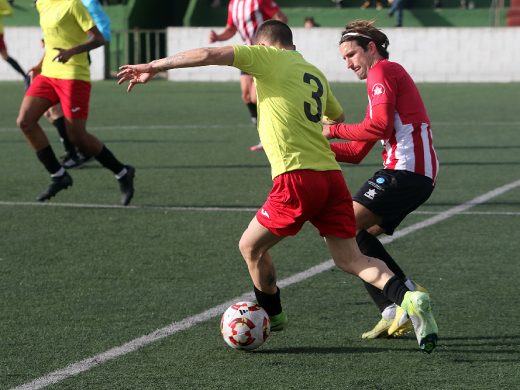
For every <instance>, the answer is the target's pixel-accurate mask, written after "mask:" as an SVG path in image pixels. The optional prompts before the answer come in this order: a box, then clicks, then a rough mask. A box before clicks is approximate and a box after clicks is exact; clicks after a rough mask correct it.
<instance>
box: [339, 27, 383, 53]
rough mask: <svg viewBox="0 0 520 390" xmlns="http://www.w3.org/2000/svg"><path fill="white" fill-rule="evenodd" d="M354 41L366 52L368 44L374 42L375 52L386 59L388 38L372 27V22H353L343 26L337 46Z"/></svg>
mask: <svg viewBox="0 0 520 390" xmlns="http://www.w3.org/2000/svg"><path fill="white" fill-rule="evenodd" d="M349 41H356V43H357V44H358V45H359V46H361V47H362V48H363V50H365V51H366V50H367V48H368V44H369V43H370V42H374V43H375V45H376V48H377V52H378V53H379V54H380V55H381V57H383V58H386V59H388V57H389V56H390V54H389V53H388V50H387V48H388V46H389V45H390V42H389V41H388V37H387V36H386V35H385V34H384V33H383V32H382V31H381V30H379V29H378V28H376V27H374V21H373V20H354V21H353V22H350V23H349V24H347V25H346V26H345V31H343V32H342V33H341V39H340V40H339V44H340V45H341V44H342V43H343V42H349Z"/></svg>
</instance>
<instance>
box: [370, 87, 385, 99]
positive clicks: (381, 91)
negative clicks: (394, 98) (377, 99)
mask: <svg viewBox="0 0 520 390" xmlns="http://www.w3.org/2000/svg"><path fill="white" fill-rule="evenodd" d="M384 94H385V87H384V86H383V84H374V86H373V87H372V96H379V95H384Z"/></svg>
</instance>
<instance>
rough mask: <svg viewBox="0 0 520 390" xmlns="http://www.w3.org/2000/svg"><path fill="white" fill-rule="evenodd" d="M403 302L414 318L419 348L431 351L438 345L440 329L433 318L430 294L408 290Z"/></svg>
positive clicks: (409, 314) (413, 322)
mask: <svg viewBox="0 0 520 390" xmlns="http://www.w3.org/2000/svg"><path fill="white" fill-rule="evenodd" d="M401 304H402V306H403V308H405V309H406V312H407V313H408V316H409V317H410V318H411V320H412V324H413V328H414V330H415V336H416V337H417V342H418V343H419V348H420V349H421V350H422V351H423V352H426V353H431V352H432V351H433V350H434V349H435V347H436V346H437V337H438V336H437V334H438V333H439V330H438V328H437V323H436V322H435V318H433V314H432V307H431V303H430V296H429V295H428V293H424V292H421V291H408V292H407V293H406V294H404V299H403V302H402V303H401Z"/></svg>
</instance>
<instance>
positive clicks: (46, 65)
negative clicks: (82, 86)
mask: <svg viewBox="0 0 520 390" xmlns="http://www.w3.org/2000/svg"><path fill="white" fill-rule="evenodd" d="M36 8H37V10H38V12H39V14H40V26H41V28H42V31H43V39H44V42H45V58H44V60H43V65H42V75H43V76H46V77H52V78H57V79H65V80H84V81H90V67H89V63H88V54H87V53H81V54H77V55H75V56H72V58H71V59H70V60H69V61H67V62H66V63H65V64H63V63H60V62H57V61H53V58H54V57H56V55H57V54H58V53H59V52H58V51H57V50H56V48H61V49H70V48H71V47H74V46H77V45H81V44H82V43H85V42H86V41H87V38H88V37H87V33H86V32H87V31H88V30H90V29H91V28H92V27H94V26H95V24H94V21H93V20H92V18H91V16H90V14H89V13H88V11H87V9H86V8H85V6H84V5H83V4H82V3H81V1H80V0H38V1H37V2H36Z"/></svg>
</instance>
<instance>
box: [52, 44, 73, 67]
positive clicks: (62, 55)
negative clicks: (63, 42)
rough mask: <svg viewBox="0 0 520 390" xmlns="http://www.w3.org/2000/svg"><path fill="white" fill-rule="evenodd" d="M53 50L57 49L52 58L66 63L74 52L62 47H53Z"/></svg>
mask: <svg viewBox="0 0 520 390" xmlns="http://www.w3.org/2000/svg"><path fill="white" fill-rule="evenodd" d="M54 50H58V52H59V53H58V55H57V56H56V57H54V58H53V59H52V60H53V61H58V62H61V63H62V64H64V63H66V62H67V61H68V60H70V58H71V57H72V56H73V55H75V54H76V53H75V52H74V50H72V49H62V48H60V47H55V48H54Z"/></svg>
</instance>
